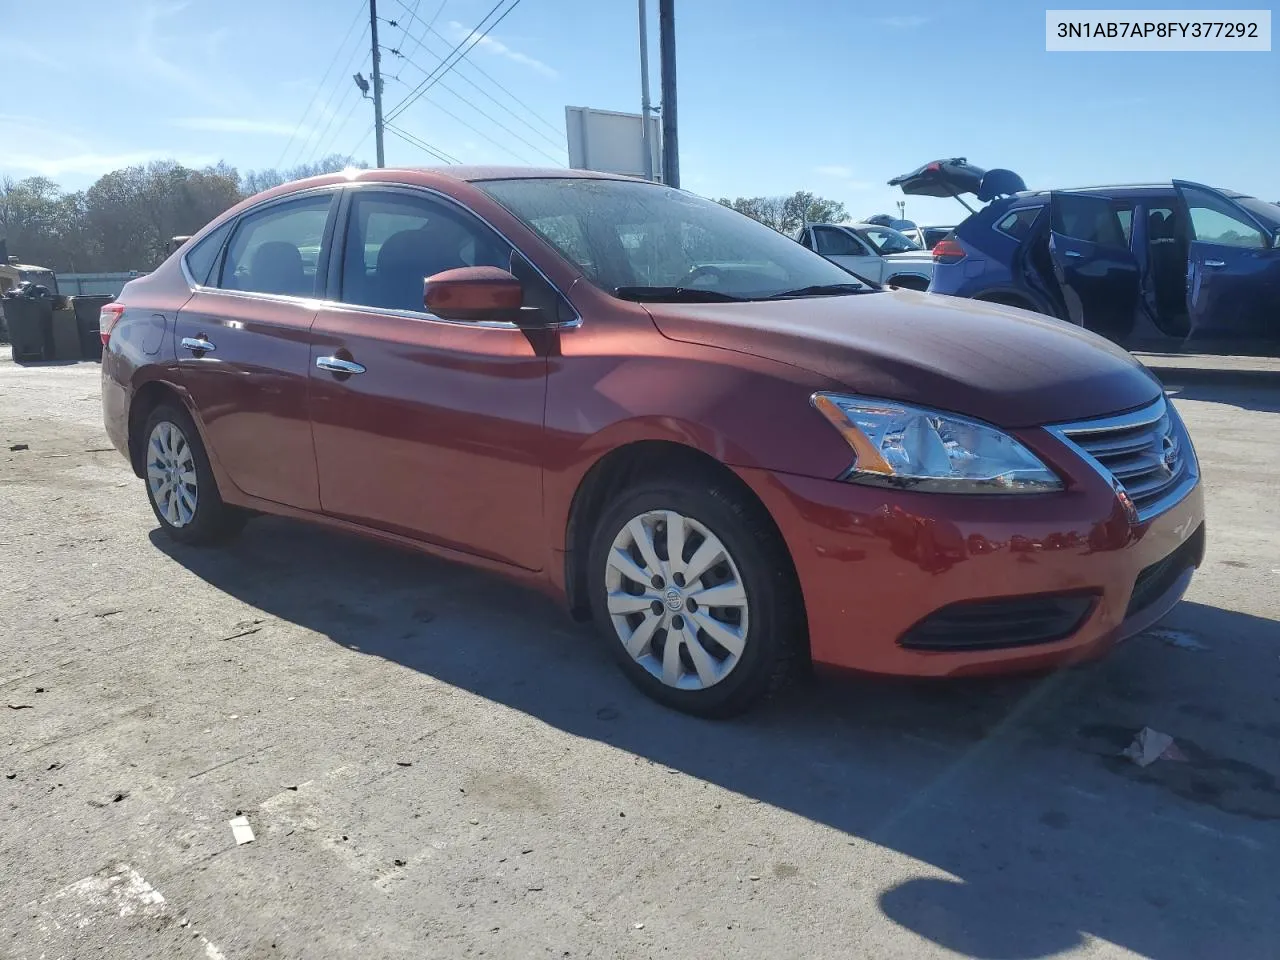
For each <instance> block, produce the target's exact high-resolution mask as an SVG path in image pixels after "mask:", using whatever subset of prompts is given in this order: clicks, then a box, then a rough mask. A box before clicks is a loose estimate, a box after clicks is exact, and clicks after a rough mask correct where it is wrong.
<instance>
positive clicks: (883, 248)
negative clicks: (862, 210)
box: [858, 227, 920, 256]
mask: <svg viewBox="0 0 1280 960" xmlns="http://www.w3.org/2000/svg"><path fill="white" fill-rule="evenodd" d="M858 232H859V233H860V234H862V236H863V237H864V238H865V239H866V241H867V242H868V243H870V244H871V245H872V246H873V247H875V248H876V252H877V253H879V254H880V255H881V256H884V255H885V254H886V253H907V252H908V251H910V250H919V249H920V245H919V244H918V243H916V242H915V241H914V240H912V239H911V238H910V237H908V236H907V235H906V234H905V233H899V232H898V231H897V230H894V229H893V228H892V227H863V228H862V229H860V230H859V231H858Z"/></svg>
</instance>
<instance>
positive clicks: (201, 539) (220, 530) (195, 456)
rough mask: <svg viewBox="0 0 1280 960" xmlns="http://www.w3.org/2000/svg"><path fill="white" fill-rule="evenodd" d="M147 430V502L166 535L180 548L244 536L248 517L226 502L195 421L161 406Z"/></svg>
mask: <svg viewBox="0 0 1280 960" xmlns="http://www.w3.org/2000/svg"><path fill="white" fill-rule="evenodd" d="M143 430H144V433H143V438H142V442H143V443H144V444H145V446H144V447H143V479H144V481H145V482H146V485H147V500H148V502H149V503H150V504H151V510H152V512H153V513H155V515H156V519H157V520H159V521H160V527H161V529H162V530H164V532H165V534H166V535H167V536H168V537H169V538H170V539H172V540H175V541H177V542H178V543H184V544H188V545H190V546H205V545H209V544H215V543H222V542H225V541H226V540H229V539H230V538H231V537H233V536H235V535H236V534H237V533H239V532H240V530H241V529H242V528H243V527H244V524H245V521H246V519H247V515H246V514H244V513H243V512H241V511H240V510H237V509H236V508H234V507H229V506H227V505H226V504H225V503H223V502H222V497H221V496H220V495H219V494H218V485H217V482H216V481H215V480H214V478H213V469H212V468H211V467H210V466H209V457H208V454H207V453H206V452H205V449H204V443H203V442H202V441H201V440H200V433H199V431H197V430H196V425H195V422H194V421H193V420H192V419H191V415H190V414H188V413H187V411H186V410H184V409H182V408H181V407H177V406H173V405H170V404H167V403H166V404H161V405H160V406H158V407H156V408H155V409H154V410H152V411H151V415H150V416H149V417H148V418H147V423H146V426H145V427H144V428H143Z"/></svg>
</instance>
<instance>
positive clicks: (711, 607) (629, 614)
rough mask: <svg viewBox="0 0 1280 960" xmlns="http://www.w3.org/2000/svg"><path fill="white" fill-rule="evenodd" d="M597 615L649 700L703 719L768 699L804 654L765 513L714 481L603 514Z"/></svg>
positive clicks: (787, 572)
mask: <svg viewBox="0 0 1280 960" xmlns="http://www.w3.org/2000/svg"><path fill="white" fill-rule="evenodd" d="M587 562H588V563H589V564H590V566H591V569H590V577H589V580H590V591H591V603H592V611H593V613H594V616H595V619H596V622H597V624H598V625H599V626H600V628H601V630H602V632H603V633H604V635H605V637H606V641H607V642H608V643H609V644H610V646H611V648H612V650H613V652H614V654H615V655H616V656H617V658H618V660H619V663H620V664H621V666H622V669H623V672H624V673H626V675H627V676H628V678H629V679H630V680H631V681H632V682H633V683H634V684H635V685H636V686H638V687H639V688H640V689H641V690H642V691H643V692H644V693H646V694H648V695H649V696H651V697H652V698H654V699H655V700H658V701H659V702H661V703H664V704H666V705H668V706H671V707H674V708H676V709H678V710H682V711H684V712H686V713H692V714H696V715H699V716H705V717H728V716H732V715H734V714H738V713H741V712H743V711H745V710H747V709H748V708H750V707H751V706H753V705H755V704H756V703H757V702H759V701H761V700H764V699H766V698H767V697H769V696H770V695H771V694H773V693H774V692H775V691H776V690H778V689H779V688H780V687H781V686H782V684H783V682H784V681H785V680H786V679H787V677H788V675H789V674H790V672H791V668H792V665H793V661H794V660H795V658H796V654H797V651H798V650H800V649H801V648H802V644H803V633H804V617H803V613H802V612H801V609H800V604H799V597H798V591H797V590H796V588H795V585H794V578H793V575H792V574H791V564H790V559H789V557H788V556H787V554H786V549H785V547H784V546H783V544H782V543H781V540H780V538H779V536H778V533H777V531H776V530H775V529H774V528H773V525H772V523H771V522H770V521H769V519H768V516H767V515H765V514H764V513H763V510H762V508H760V507H759V506H758V505H757V504H752V503H748V502H746V500H745V498H743V497H742V495H741V494H739V493H738V492H737V491H731V490H728V489H726V488H725V487H723V486H720V485H718V484H716V483H715V482H714V481H713V482H710V483H707V482H704V483H697V482H691V481H651V482H648V483H644V484H641V485H639V486H636V487H632V488H631V489H629V490H628V491H626V492H625V493H624V494H623V495H622V496H621V497H620V498H619V499H618V500H617V501H616V502H615V503H614V504H612V505H611V506H610V507H609V508H608V509H607V510H606V511H605V513H604V515H603V516H602V517H601V519H600V522H599V524H598V525H597V527H596V530H595V534H594V537H593V540H592V545H591V550H590V552H589V556H588V561H587Z"/></svg>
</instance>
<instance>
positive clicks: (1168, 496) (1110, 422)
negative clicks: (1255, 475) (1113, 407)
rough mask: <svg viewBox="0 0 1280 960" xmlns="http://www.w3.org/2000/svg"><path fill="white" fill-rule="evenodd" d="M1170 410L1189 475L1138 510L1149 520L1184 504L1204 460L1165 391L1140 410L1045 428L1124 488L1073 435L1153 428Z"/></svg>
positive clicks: (1140, 515)
mask: <svg viewBox="0 0 1280 960" xmlns="http://www.w3.org/2000/svg"><path fill="white" fill-rule="evenodd" d="M1166 411H1167V412H1168V414H1169V422H1170V424H1171V426H1172V428H1173V429H1174V430H1175V431H1177V433H1178V440H1179V442H1180V443H1181V444H1182V445H1183V448H1184V450H1185V465H1186V475H1185V476H1184V477H1183V478H1182V479H1181V480H1180V481H1179V482H1178V483H1177V484H1175V485H1174V486H1172V487H1170V488H1169V489H1168V490H1167V491H1165V494H1164V496H1162V497H1161V498H1160V499H1159V500H1155V501H1153V502H1151V503H1149V504H1147V505H1146V506H1144V507H1142V508H1141V509H1140V510H1138V511H1137V514H1138V522H1139V523H1146V522H1147V521H1148V520H1151V519H1154V518H1155V517H1158V516H1160V515H1161V514H1162V513H1166V512H1168V511H1169V510H1172V509H1173V508H1174V507H1176V506H1177V505H1178V504H1180V503H1181V502H1182V501H1183V500H1185V499H1186V498H1187V496H1188V495H1189V494H1190V493H1191V491H1192V490H1194V489H1195V488H1196V485H1197V484H1198V483H1199V482H1200V461H1199V459H1198V458H1197V457H1196V451H1195V446H1194V445H1193V444H1192V442H1191V434H1190V433H1188V432H1187V427H1186V424H1184V423H1183V422H1182V417H1181V416H1179V414H1178V411H1177V409H1176V408H1175V407H1174V406H1173V404H1172V403H1170V402H1169V401H1168V398H1167V397H1166V396H1165V395H1164V394H1161V395H1160V396H1159V397H1158V398H1157V399H1156V400H1154V401H1153V402H1152V403H1150V404H1148V405H1147V406H1145V407H1141V408H1139V409H1137V410H1130V411H1129V412H1128V413H1120V414H1116V415H1115V416H1111V417H1102V418H1099V419H1095V420H1079V421H1075V422H1072V423H1055V424H1050V425H1048V426H1046V427H1044V429H1045V430H1046V431H1047V432H1048V433H1050V434H1051V435H1052V436H1054V437H1055V438H1056V439H1058V440H1059V441H1060V442H1061V443H1063V444H1064V445H1065V446H1066V447H1067V448H1068V449H1070V450H1071V451H1072V452H1073V453H1074V454H1076V456H1078V457H1079V458H1080V459H1081V460H1083V461H1084V462H1085V463H1086V464H1088V466H1090V467H1091V468H1092V469H1093V470H1094V471H1095V472H1096V473H1097V474H1098V475H1099V476H1100V477H1102V479H1103V480H1105V481H1106V482H1107V483H1108V484H1110V485H1112V486H1113V487H1116V488H1117V489H1124V487H1123V484H1122V483H1121V482H1120V481H1119V480H1117V479H1116V478H1115V477H1114V475H1113V474H1112V473H1111V471H1110V470H1108V469H1107V467H1105V466H1104V465H1103V464H1102V463H1100V462H1099V461H1098V460H1097V459H1096V458H1095V457H1094V456H1093V455H1092V454H1090V453H1089V452H1088V451H1087V450H1085V449H1084V448H1083V447H1082V446H1080V445H1079V444H1078V443H1076V442H1075V441H1074V440H1072V439H1071V437H1072V435H1075V436H1080V435H1082V434H1085V435H1087V434H1092V433H1106V432H1109V431H1112V430H1124V429H1136V428H1139V427H1149V426H1151V425H1152V424H1154V423H1158V422H1159V420H1160V418H1161V417H1163V416H1164V415H1165V413H1166Z"/></svg>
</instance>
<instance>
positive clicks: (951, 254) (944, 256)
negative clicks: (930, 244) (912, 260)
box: [933, 237, 966, 263]
mask: <svg viewBox="0 0 1280 960" xmlns="http://www.w3.org/2000/svg"><path fill="white" fill-rule="evenodd" d="M965 256H966V254H965V252H964V244H962V243H961V242H960V241H959V240H952V239H951V238H950V237H947V238H945V239H942V240H939V241H938V242H937V243H936V244H935V245H934V248H933V262H934V263H959V262H960V261H961V260H963V259H964V258H965Z"/></svg>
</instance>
